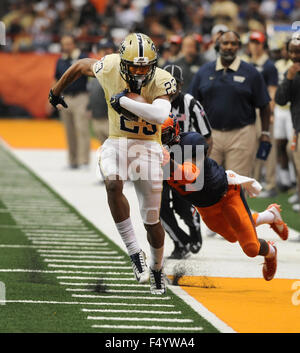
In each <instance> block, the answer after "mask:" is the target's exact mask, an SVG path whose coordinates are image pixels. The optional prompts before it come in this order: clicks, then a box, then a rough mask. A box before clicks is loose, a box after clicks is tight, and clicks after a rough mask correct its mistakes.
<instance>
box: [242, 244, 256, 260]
mask: <svg viewBox="0 0 300 353" xmlns="http://www.w3.org/2000/svg"><path fill="white" fill-rule="evenodd" d="M259 247H260V246H259V244H256V243H248V244H246V245H244V246H243V251H244V253H245V254H246V255H247V256H249V257H255V256H257V255H258V253H259Z"/></svg>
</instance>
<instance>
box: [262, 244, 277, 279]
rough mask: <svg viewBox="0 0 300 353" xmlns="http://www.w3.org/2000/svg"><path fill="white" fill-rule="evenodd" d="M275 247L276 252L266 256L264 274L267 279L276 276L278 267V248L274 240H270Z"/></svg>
mask: <svg viewBox="0 0 300 353" xmlns="http://www.w3.org/2000/svg"><path fill="white" fill-rule="evenodd" d="M268 244H271V245H272V246H273V248H274V249H275V254H274V256H272V257H271V258H267V257H265V262H264V264H263V269H262V272H263V276H264V279H265V280H266V281H271V279H273V278H274V276H275V273H276V269H277V248H276V246H275V245H274V243H273V242H271V241H268Z"/></svg>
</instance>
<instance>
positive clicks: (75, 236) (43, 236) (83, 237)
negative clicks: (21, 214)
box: [26, 232, 98, 240]
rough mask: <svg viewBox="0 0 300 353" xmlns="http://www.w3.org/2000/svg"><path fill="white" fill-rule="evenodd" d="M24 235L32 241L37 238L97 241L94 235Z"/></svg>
mask: <svg viewBox="0 0 300 353" xmlns="http://www.w3.org/2000/svg"><path fill="white" fill-rule="evenodd" d="M26 235H27V236H28V237H30V238H34V239H37V238H47V239H49V238H51V239H53V238H62V237H63V238H64V239H66V238H67V239H69V238H70V239H78V238H80V239H82V240H85V239H95V238H96V239H97V238H98V236H97V235H96V234H95V235H93V234H87V235H84V234H72V235H70V234H65V235H64V234H63V233H62V234H57V233H52V234H49V233H48V234H47V233H44V234H43V235H41V234H35V233H28V232H26Z"/></svg>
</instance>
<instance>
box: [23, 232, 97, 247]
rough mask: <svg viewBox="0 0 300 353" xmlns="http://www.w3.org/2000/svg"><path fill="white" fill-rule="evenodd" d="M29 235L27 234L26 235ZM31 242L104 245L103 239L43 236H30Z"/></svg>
mask: <svg viewBox="0 0 300 353" xmlns="http://www.w3.org/2000/svg"><path fill="white" fill-rule="evenodd" d="M26 235H27V234H26ZM28 239H29V240H32V242H33V243H37V241H44V240H53V241H56V242H57V241H59V242H60V241H62V242H64V241H72V243H73V244H74V245H76V244H77V243H78V242H79V243H81V242H84V243H85V244H86V245H89V243H93V244H97V245H98V244H99V243H103V242H104V240H103V239H97V238H88V237H86V238H77V237H62V236H58V237H55V236H54V237H52V236H51V237H43V236H37V237H36V236H34V237H32V236H28Z"/></svg>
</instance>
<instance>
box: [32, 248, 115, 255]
mask: <svg viewBox="0 0 300 353" xmlns="http://www.w3.org/2000/svg"><path fill="white" fill-rule="evenodd" d="M38 252H39V253H47V254H53V253H57V254H99V255H101V254H118V252H117V251H115V250H106V251H105V250H103V251H101V250H100V251H81V250H45V249H39V250H38ZM47 254H41V256H44V255H47Z"/></svg>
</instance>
